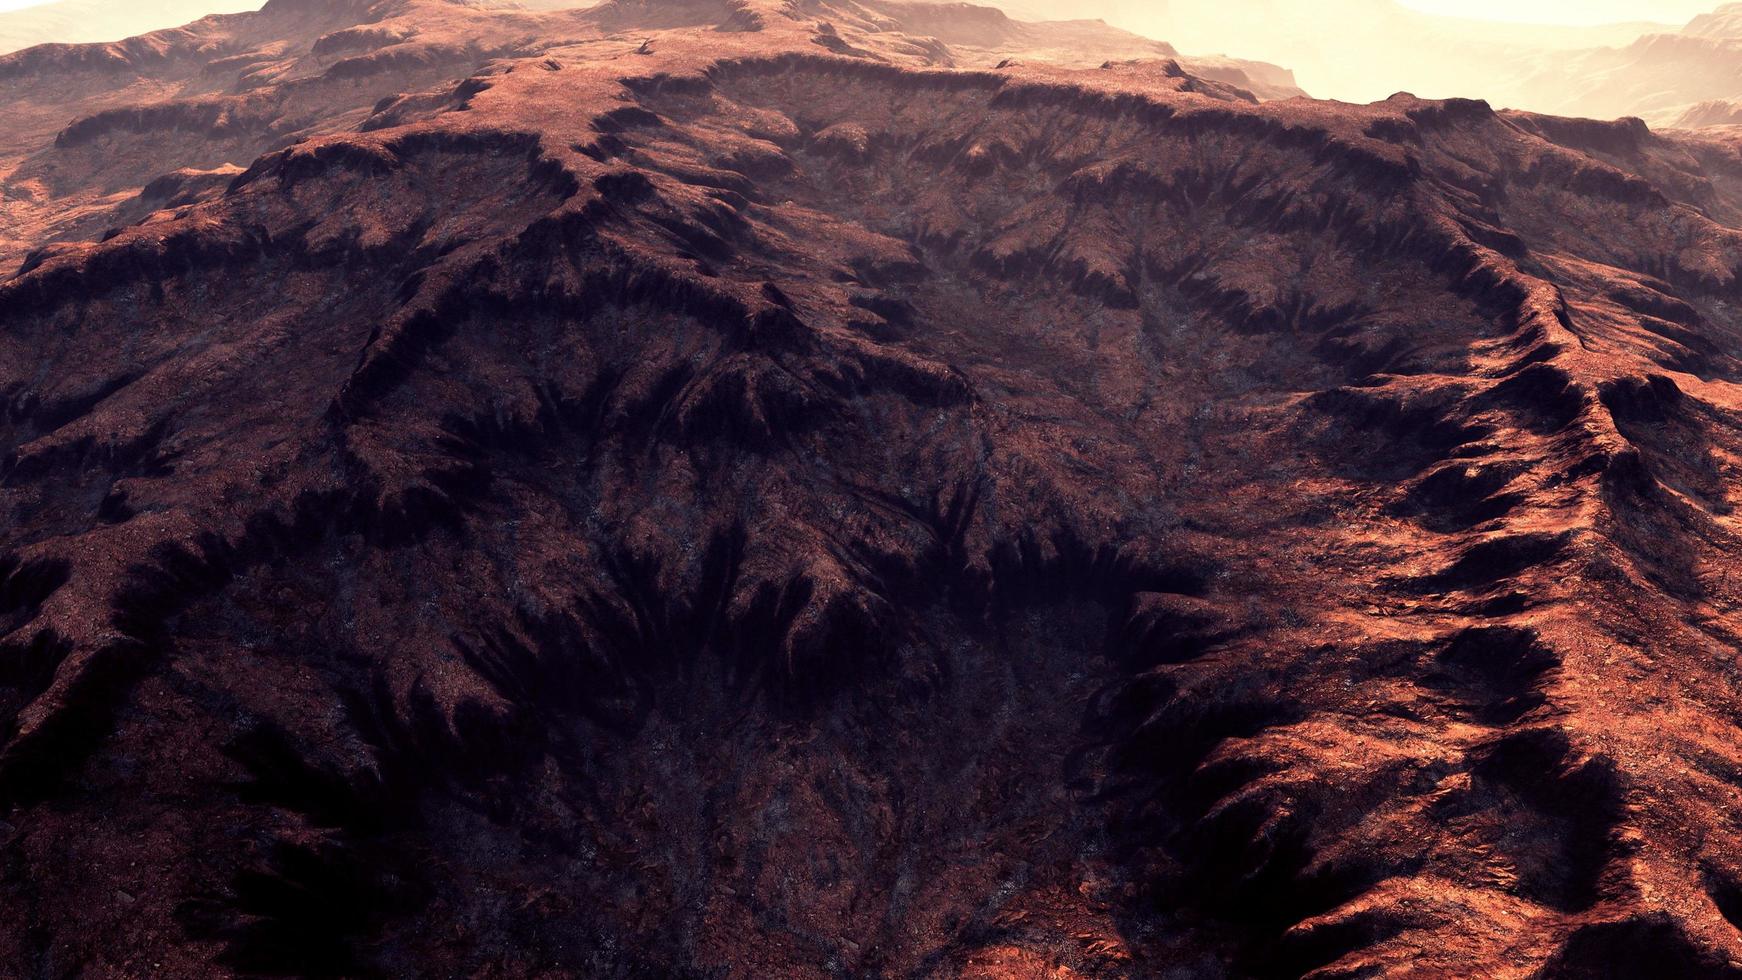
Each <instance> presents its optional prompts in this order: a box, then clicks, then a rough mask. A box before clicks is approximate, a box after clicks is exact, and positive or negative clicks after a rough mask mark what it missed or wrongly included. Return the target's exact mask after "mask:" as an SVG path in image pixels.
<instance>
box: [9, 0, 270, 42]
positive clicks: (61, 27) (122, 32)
mask: <svg viewBox="0 0 1742 980" xmlns="http://www.w3.org/2000/svg"><path fill="white" fill-rule="evenodd" d="M263 2H264V0H151V2H147V3H134V2H118V0H52V2H49V3H44V4H38V5H33V6H29V7H25V8H24V9H22V10H9V11H0V54H4V53H6V52H8V51H16V50H18V49H19V48H28V47H30V46H31V45H33V44H50V43H54V44H80V43H86V42H91V41H119V40H121V39H123V38H127V37H132V36H133V35H135V34H143V33H145V32H146V31H154V30H158V29H159V28H164V27H178V26H180V25H182V24H185V23H187V22H189V21H192V20H198V19H199V18H201V17H204V16H206V15H207V14H228V13H235V12H237V11H241V10H258V9H260V5H261V4H262V3H263Z"/></svg>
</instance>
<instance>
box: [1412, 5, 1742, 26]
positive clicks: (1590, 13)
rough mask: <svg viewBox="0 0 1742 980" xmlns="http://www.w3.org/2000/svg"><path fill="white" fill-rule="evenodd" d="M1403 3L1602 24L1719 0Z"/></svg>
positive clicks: (1696, 9) (1682, 17) (1704, 8)
mask: <svg viewBox="0 0 1742 980" xmlns="http://www.w3.org/2000/svg"><path fill="white" fill-rule="evenodd" d="M1399 2H1401V3H1402V4H1403V5H1404V6H1406V7H1414V8H1415V9H1417V10H1425V11H1427V12H1429V13H1435V14H1448V15H1450V16H1454V17H1479V18H1487V19H1493V20H1515V21H1524V22H1536V23H1544V24H1603V23H1613V22H1615V21H1625V20H1650V21H1658V22H1660V23H1673V24H1679V23H1682V22H1683V21H1686V20H1689V19H1691V18H1693V17H1694V15H1696V14H1703V13H1708V12H1710V11H1711V10H1712V9H1713V8H1715V7H1717V6H1718V5H1719V4H1720V3H1722V2H1723V0H1399Z"/></svg>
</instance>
